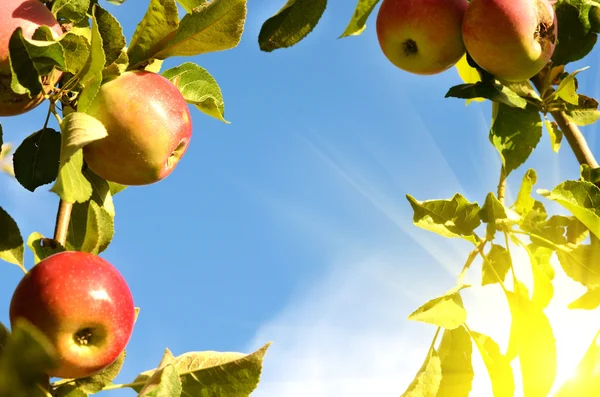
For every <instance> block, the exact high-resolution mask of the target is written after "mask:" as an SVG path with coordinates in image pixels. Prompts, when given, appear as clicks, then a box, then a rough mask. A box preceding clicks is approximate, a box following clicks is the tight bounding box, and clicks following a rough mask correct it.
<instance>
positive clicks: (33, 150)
mask: <svg viewBox="0 0 600 397" xmlns="http://www.w3.org/2000/svg"><path fill="white" fill-rule="evenodd" d="M59 165H60V133H59V132H58V131H55V130H53V129H52V128H46V129H43V130H39V131H37V132H35V133H33V134H31V135H29V136H28V137H27V138H25V139H24V140H23V142H22V143H21V145H19V147H18V148H17V150H16V151H15V154H14V156H13V166H14V170H15V177H16V178H17V180H18V181H19V183H20V184H21V185H23V187H24V188H25V189H27V190H29V191H31V192H33V191H34V190H35V189H37V188H38V187H40V186H42V185H45V184H48V183H51V182H53V181H54V180H55V179H56V176H57V175H58V166H59Z"/></svg>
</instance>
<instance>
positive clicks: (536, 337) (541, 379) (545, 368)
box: [505, 283, 556, 397]
mask: <svg viewBox="0 0 600 397" xmlns="http://www.w3.org/2000/svg"><path fill="white" fill-rule="evenodd" d="M505 292H506V297H507V299H508V304H509V307H510V312H511V314H512V321H513V328H512V330H511V340H512V341H513V343H514V344H515V347H516V351H517V354H518V356H519V361H520V364H521V365H520V367H521V376H522V380H523V391H524V396H525V397H546V396H547V395H548V393H549V391H550V389H551V388H552V385H553V383H554V380H555V377H556V340H555V338H554V334H553V333H552V327H551V326H550V322H549V321H548V318H547V317H546V315H545V314H544V312H543V311H542V308H541V307H540V306H539V305H538V304H536V303H535V302H532V301H531V300H530V299H529V294H528V293H527V289H526V288H524V287H523V286H522V284H520V283H517V284H516V285H515V292H510V291H505Z"/></svg>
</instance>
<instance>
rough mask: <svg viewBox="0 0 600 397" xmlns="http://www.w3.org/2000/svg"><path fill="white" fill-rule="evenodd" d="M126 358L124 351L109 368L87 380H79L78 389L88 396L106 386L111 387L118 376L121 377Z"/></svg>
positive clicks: (77, 381) (77, 382) (76, 383)
mask: <svg viewBox="0 0 600 397" xmlns="http://www.w3.org/2000/svg"><path fill="white" fill-rule="evenodd" d="M125 356H126V353H125V351H123V353H121V354H120V355H119V357H118V358H117V360H116V361H114V362H113V363H112V364H110V365H109V366H108V367H106V368H104V369H103V370H102V371H100V372H98V373H96V374H94V375H92V376H89V377H87V378H80V379H77V380H76V381H75V385H76V386H77V388H78V389H80V390H82V391H83V392H85V393H87V394H94V393H98V392H99V391H101V390H102V389H103V388H104V386H107V385H110V384H111V382H112V381H113V380H114V379H115V378H116V377H117V375H119V372H121V368H122V367H123V362H124V361H125Z"/></svg>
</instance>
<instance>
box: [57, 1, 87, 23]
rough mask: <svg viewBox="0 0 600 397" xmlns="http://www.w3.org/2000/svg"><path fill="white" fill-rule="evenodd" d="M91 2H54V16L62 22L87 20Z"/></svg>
mask: <svg viewBox="0 0 600 397" xmlns="http://www.w3.org/2000/svg"><path fill="white" fill-rule="evenodd" d="M88 8H90V0H54V1H53V2H52V14H54V16H55V17H56V18H57V19H59V20H61V19H63V20H67V21H70V22H78V21H81V20H82V19H83V18H85V16H86V13H87V10H88Z"/></svg>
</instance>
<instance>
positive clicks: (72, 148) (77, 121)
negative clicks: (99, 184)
mask: <svg viewBox="0 0 600 397" xmlns="http://www.w3.org/2000/svg"><path fill="white" fill-rule="evenodd" d="M61 131H62V142H61V159H60V169H59V174H58V178H57V179H56V183H55V184H54V186H53V187H52V189H51V191H53V192H55V193H56V194H58V195H59V196H60V197H61V199H63V200H65V201H66V202H69V203H74V202H79V203H83V202H85V201H87V200H88V199H89V198H90V195H91V194H92V187H91V185H90V183H89V182H88V180H87V179H86V178H85V177H84V176H83V174H82V167H83V152H82V151H81V148H83V147H84V146H85V145H87V144H88V143H90V142H94V141H96V140H98V139H102V138H104V137H106V136H107V135H108V133H107V132H106V128H105V127H104V125H102V123H101V122H100V121H98V120H97V119H95V118H94V117H92V116H89V115H87V114H85V113H82V112H73V113H69V114H68V115H67V116H66V117H65V118H64V119H63V121H62V123H61Z"/></svg>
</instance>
